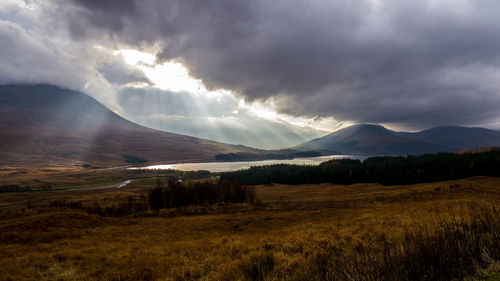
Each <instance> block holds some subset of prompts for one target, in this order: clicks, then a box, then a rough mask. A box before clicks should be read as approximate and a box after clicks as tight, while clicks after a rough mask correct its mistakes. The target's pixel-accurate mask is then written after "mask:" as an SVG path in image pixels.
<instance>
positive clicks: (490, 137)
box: [296, 124, 500, 155]
mask: <svg viewBox="0 0 500 281" xmlns="http://www.w3.org/2000/svg"><path fill="white" fill-rule="evenodd" d="M495 145H496V146H498V145H500V132H498V131H494V130H488V129H484V128H468V127H459V126H441V127H435V128H431V129H428V130H424V131H420V132H415V133H409V132H395V131H391V130H388V129H386V128H384V127H382V126H380V125H371V124H361V125H354V126H350V127H347V128H344V129H341V130H339V131H336V132H333V133H331V134H329V135H327V136H324V137H322V138H318V139H314V140H312V141H309V142H306V143H304V144H302V145H299V146H297V147H296V149H299V150H331V151H340V152H341V153H343V154H370V155H409V154H411V155H418V154H424V153H436V152H455V151H461V150H465V149H472V148H478V147H485V146H495Z"/></svg>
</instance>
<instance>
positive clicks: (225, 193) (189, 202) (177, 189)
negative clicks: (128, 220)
mask: <svg viewBox="0 0 500 281" xmlns="http://www.w3.org/2000/svg"><path fill="white" fill-rule="evenodd" d="M254 201H255V191H254V190H253V189H252V188H249V187H245V186H243V185H242V184H241V183H240V182H239V181H232V180H217V181H200V182H194V183H192V182H190V183H182V182H179V181H168V183H167V184H164V183H162V182H161V181H160V180H158V181H157V184H156V187H155V188H154V189H153V190H151V192H150V193H149V205H150V207H151V209H152V210H153V211H156V212H157V211H159V210H160V209H163V208H181V207H183V206H205V205H214V204H219V203H245V202H247V203H254Z"/></svg>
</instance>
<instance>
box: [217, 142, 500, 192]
mask: <svg viewBox="0 0 500 281" xmlns="http://www.w3.org/2000/svg"><path fill="white" fill-rule="evenodd" d="M471 176H500V150H494V151H489V152H482V153H463V154H457V153H437V154H425V155H421V156H406V157H372V158H368V159H366V160H365V161H364V162H361V161H359V160H351V159H342V160H331V161H327V162H324V163H321V164H320V165H318V166H300V165H286V164H278V165H270V166H261V167H251V168H250V169H248V170H242V171H236V172H230V173H224V174H222V175H221V179H227V180H237V181H240V182H242V183H244V184H247V185H256V184H268V183H282V184H305V183H323V182H330V183H337V184H353V183H360V182H377V183H380V184H384V185H393V184H412V183H420V182H432V181H440V180H453V179H459V178H466V177H471Z"/></svg>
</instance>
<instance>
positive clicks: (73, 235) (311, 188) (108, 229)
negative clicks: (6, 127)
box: [0, 177, 500, 280]
mask: <svg viewBox="0 0 500 281" xmlns="http://www.w3.org/2000/svg"><path fill="white" fill-rule="evenodd" d="M153 186H154V183H153V182H152V180H148V181H145V182H142V183H141V182H138V183H135V184H133V185H130V186H129V187H127V188H123V189H105V190H82V191H79V190H71V191H69V190H68V191H47V192H22V193H5V194H1V195H0V280H463V279H464V278H469V279H468V280H499V279H498V278H499V277H500V275H498V272H500V271H499V270H498V267H499V265H498V264H497V261H498V259H499V258H500V256H499V254H500V253H499V252H498V251H499V249H500V247H499V246H498V243H499V240H498V239H497V238H499V237H500V231H499V230H500V216H498V215H497V213H496V207H497V206H499V205H498V202H500V201H499V200H500V178H488V177H475V178H469V179H464V180H457V181H447V182H436V183H427V184H415V185H403V186H381V185H378V184H355V185H349V186H342V185H331V184H320V185H297V186H288V185H277V184H274V185H266V186H257V187H256V194H257V199H258V203H257V204H255V205H247V204H232V205H217V206H201V207H187V208H183V209H181V210H177V209H176V210H174V209H163V210H161V211H160V212H159V213H158V214H155V213H153V212H152V211H143V212H138V213H134V214H131V215H127V216H122V217H111V216H105V215H104V216H99V215H96V214H92V213H89V212H86V211H85V210H84V209H79V208H68V207H64V208H63V207H57V206H54V204H52V205H51V203H53V202H56V201H61V200H64V201H65V202H67V203H70V202H80V203H79V204H81V205H82V206H89V207H90V206H93V205H99V206H114V205H116V204H119V203H120V202H125V201H127V200H130V199H129V198H145V197H146V196H147V194H148V190H149V189H150V188H152V187H153ZM65 206H69V205H65ZM476 244H477V245H476ZM457 251H459V252H457ZM478 251H479V252H478ZM463 257H466V258H463ZM434 265H439V270H438V269H436V268H433V267H432V266H434ZM403 271H404V272H403Z"/></svg>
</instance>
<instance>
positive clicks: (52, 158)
mask: <svg viewBox="0 0 500 281" xmlns="http://www.w3.org/2000/svg"><path fill="white" fill-rule="evenodd" d="M255 151H256V150H254V149H251V148H247V147H243V146H235V145H227V144H221V143H217V142H213V141H207V140H203V139H198V138H194V137H188V136H183V135H178V134H172V133H167V132H163V131H158V130H153V129H150V128H146V127H143V126H140V125H137V124H135V123H132V122H130V121H128V120H126V119H124V118H122V117H120V116H119V115H117V114H115V113H113V112H112V111H110V110H109V109H108V108H106V107H105V106H103V105H102V104H100V103H99V102H97V101H96V100H95V99H93V98H91V97H89V96H87V95H85V94H82V93H79V92H75V91H69V90H65V89H60V88H57V87H54V86H49V85H3V86H0V155H1V157H0V167H7V166H16V167H26V166H30V167H32V166H37V167H57V166H66V165H72V166H75V167H76V166H81V165H85V164H87V165H92V166H100V167H111V166H120V165H125V164H127V163H126V162H125V158H124V156H127V155H128V156H132V159H137V158H142V159H145V160H147V161H148V162H149V163H151V162H155V161H162V162H166V161H207V160H214V159H215V155H217V154H220V153H238V152H246V153H248V152H255Z"/></svg>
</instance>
